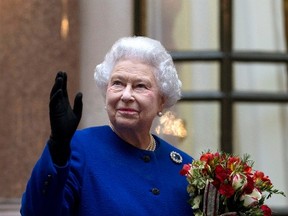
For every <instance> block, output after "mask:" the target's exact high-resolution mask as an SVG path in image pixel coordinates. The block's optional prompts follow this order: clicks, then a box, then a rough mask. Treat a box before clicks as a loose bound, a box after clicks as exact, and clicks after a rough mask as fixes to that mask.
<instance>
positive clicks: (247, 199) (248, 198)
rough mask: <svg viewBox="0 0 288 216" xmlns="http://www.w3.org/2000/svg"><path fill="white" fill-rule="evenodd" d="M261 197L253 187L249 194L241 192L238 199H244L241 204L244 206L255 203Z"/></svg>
mask: <svg viewBox="0 0 288 216" xmlns="http://www.w3.org/2000/svg"><path fill="white" fill-rule="evenodd" d="M261 198H262V194H261V193H260V192H259V191H258V190H257V189H256V188H255V189H254V190H253V191H252V193H251V194H243V195H242V196H241V197H240V200H241V201H244V203H243V205H244V206H245V207H250V206H253V205H256V204H257V203H258V202H259V200H260V199H261Z"/></svg>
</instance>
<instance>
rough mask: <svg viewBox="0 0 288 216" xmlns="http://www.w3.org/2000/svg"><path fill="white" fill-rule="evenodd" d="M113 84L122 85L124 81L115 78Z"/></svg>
mask: <svg viewBox="0 0 288 216" xmlns="http://www.w3.org/2000/svg"><path fill="white" fill-rule="evenodd" d="M112 85H116V86H118V85H122V83H121V81H119V80H115V81H113V82H112Z"/></svg>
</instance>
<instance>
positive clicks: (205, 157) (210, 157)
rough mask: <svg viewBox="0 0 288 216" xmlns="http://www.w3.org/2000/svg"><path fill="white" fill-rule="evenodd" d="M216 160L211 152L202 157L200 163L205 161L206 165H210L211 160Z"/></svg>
mask: <svg viewBox="0 0 288 216" xmlns="http://www.w3.org/2000/svg"><path fill="white" fill-rule="evenodd" d="M213 159H214V155H213V154H212V153H210V152H207V153H205V154H203V155H201V157H200V161H205V162H206V163H210V161H211V160H213Z"/></svg>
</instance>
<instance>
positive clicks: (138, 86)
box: [136, 83, 146, 88]
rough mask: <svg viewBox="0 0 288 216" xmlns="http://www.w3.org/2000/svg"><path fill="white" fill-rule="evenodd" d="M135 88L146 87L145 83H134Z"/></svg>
mask: <svg viewBox="0 0 288 216" xmlns="http://www.w3.org/2000/svg"><path fill="white" fill-rule="evenodd" d="M136 87H137V88H146V85H145V84H143V83H140V84H137V85H136Z"/></svg>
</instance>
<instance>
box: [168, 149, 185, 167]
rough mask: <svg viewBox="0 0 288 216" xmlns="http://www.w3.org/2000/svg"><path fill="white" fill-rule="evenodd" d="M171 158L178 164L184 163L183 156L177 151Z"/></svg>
mask: <svg viewBox="0 0 288 216" xmlns="http://www.w3.org/2000/svg"><path fill="white" fill-rule="evenodd" d="M170 158H171V160H172V161H173V162H174V163H176V164H181V163H182V161H183V158H182V156H181V155H180V154H179V153H178V152H175V151H172V152H171V153H170Z"/></svg>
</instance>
